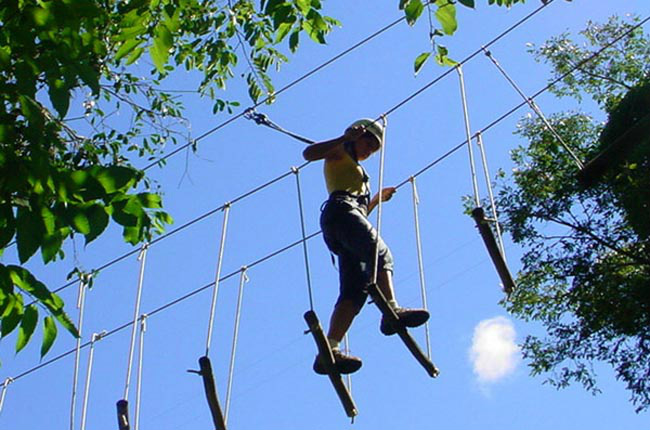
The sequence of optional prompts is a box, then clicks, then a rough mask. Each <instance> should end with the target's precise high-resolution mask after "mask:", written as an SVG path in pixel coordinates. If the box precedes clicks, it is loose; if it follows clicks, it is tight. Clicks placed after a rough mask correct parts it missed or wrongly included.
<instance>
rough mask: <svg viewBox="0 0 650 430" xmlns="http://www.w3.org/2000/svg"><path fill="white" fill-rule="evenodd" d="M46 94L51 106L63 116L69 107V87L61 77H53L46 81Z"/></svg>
mask: <svg viewBox="0 0 650 430" xmlns="http://www.w3.org/2000/svg"><path fill="white" fill-rule="evenodd" d="M48 94H49V96H50V101H51V102H52V106H54V109H56V111H57V112H58V113H59V117H60V118H64V117H65V115H66V114H67V113H68V108H69V107H70V89H69V88H68V86H67V85H66V83H65V81H63V80H62V79H54V80H52V81H50V82H49V83H48Z"/></svg>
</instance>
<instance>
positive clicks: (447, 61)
mask: <svg viewBox="0 0 650 430" xmlns="http://www.w3.org/2000/svg"><path fill="white" fill-rule="evenodd" d="M437 48H438V53H437V54H436V62H437V63H438V64H440V65H441V66H450V67H453V66H455V65H457V64H458V62H457V61H454V60H452V59H451V58H449V57H448V56H447V55H448V54H449V50H448V49H447V48H446V47H444V46H443V45H440V44H438V46H437Z"/></svg>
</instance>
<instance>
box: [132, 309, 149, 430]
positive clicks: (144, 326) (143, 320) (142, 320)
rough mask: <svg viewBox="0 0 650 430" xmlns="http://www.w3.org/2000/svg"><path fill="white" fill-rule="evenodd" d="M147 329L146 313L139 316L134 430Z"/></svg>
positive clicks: (138, 408) (138, 412)
mask: <svg viewBox="0 0 650 430" xmlns="http://www.w3.org/2000/svg"><path fill="white" fill-rule="evenodd" d="M145 331H147V314H142V315H141V316H140V345H139V346H140V347H139V349H138V382H137V383H136V386H135V430H139V428H140V394H141V393H142V362H143V358H142V357H143V354H144V333H145Z"/></svg>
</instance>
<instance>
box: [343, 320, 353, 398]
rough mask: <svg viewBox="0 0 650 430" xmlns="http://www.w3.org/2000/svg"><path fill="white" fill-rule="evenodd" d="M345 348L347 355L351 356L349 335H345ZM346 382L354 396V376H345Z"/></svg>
mask: <svg viewBox="0 0 650 430" xmlns="http://www.w3.org/2000/svg"><path fill="white" fill-rule="evenodd" d="M343 348H344V350H345V353H346V354H348V355H349V354H350V352H351V350H350V337H349V336H348V333H345V337H344V338H343ZM345 382H346V383H347V384H346V385H347V386H348V392H349V393H350V395H352V375H351V374H350V373H348V374H347V375H345Z"/></svg>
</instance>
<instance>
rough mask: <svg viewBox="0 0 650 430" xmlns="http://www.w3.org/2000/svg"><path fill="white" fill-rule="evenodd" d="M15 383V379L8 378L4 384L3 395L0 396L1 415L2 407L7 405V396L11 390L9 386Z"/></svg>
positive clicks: (0, 412)
mask: <svg viewBox="0 0 650 430" xmlns="http://www.w3.org/2000/svg"><path fill="white" fill-rule="evenodd" d="M12 382H14V378H11V377H9V376H8V377H6V378H5V381H4V383H3V384H2V394H0V414H2V407H3V406H4V404H5V396H6V395H7V390H8V389H9V384H11V383H12Z"/></svg>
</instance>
